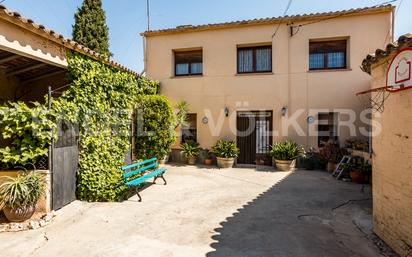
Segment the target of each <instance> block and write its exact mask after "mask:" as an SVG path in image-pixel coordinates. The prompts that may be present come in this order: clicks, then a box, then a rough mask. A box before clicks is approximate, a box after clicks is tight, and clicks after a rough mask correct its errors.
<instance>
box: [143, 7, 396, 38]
mask: <svg viewBox="0 0 412 257" xmlns="http://www.w3.org/2000/svg"><path fill="white" fill-rule="evenodd" d="M394 8H395V7H394V6H392V5H391V4H387V5H378V6H373V7H364V8H356V9H354V8H353V9H349V10H342V11H332V12H323V13H320V12H317V13H309V14H297V15H286V16H278V17H270V18H261V19H252V20H239V21H231V22H223V23H211V24H203V25H196V26H193V25H183V26H177V27H175V28H169V29H159V30H150V31H145V32H143V33H141V35H142V36H156V35H163V34H170V33H184V32H194V31H202V30H209V29H219V28H227V27H235V26H239V25H262V24H273V23H279V22H291V21H294V22H296V21H300V20H316V19H322V18H328V17H333V16H344V15H354V14H361V13H371V12H382V11H392V10H393V9H394Z"/></svg>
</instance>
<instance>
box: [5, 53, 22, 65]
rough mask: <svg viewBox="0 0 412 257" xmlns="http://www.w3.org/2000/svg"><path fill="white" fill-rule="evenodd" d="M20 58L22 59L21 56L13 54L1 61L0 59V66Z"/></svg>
mask: <svg viewBox="0 0 412 257" xmlns="http://www.w3.org/2000/svg"><path fill="white" fill-rule="evenodd" d="M20 57H22V56H20V55H18V54H13V55H10V56H7V57H4V58H3V59H0V65H1V64H3V63H6V62H10V61H13V60H15V59H17V58H20Z"/></svg>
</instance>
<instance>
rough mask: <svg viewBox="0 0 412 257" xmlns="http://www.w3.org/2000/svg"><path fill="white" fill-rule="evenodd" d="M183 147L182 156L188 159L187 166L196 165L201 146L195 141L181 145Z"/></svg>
mask: <svg viewBox="0 0 412 257" xmlns="http://www.w3.org/2000/svg"><path fill="white" fill-rule="evenodd" d="M180 146H181V148H182V149H181V152H182V154H183V155H184V156H185V157H186V161H187V164H189V165H195V164H196V158H197V156H198V155H199V150H200V148H199V144H197V143H196V142H193V141H189V142H185V143H183V144H181V145H180Z"/></svg>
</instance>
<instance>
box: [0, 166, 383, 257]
mask: <svg viewBox="0 0 412 257" xmlns="http://www.w3.org/2000/svg"><path fill="white" fill-rule="evenodd" d="M166 179H167V180H168V185H167V186H163V185H162V183H159V184H157V185H152V186H150V187H148V188H147V189H145V190H144V191H143V192H142V193H141V195H142V197H143V202H142V203H139V202H137V197H136V196H134V197H132V198H131V199H129V201H126V202H123V203H85V202H79V201H76V202H74V203H72V204H70V205H69V206H66V207H65V208H63V209H62V210H60V211H58V213H57V217H56V218H55V220H54V221H53V223H52V224H51V225H49V226H47V227H45V228H41V229H39V230H35V231H26V232H18V233H2V234H0V256H1V257H15V256H16V257H17V256H31V257H37V256H38V257H47V256H53V257H54V256H59V257H66V256H67V257H95V256H96V257H97V256H99V257H106V256H107V257H109V256H122V257H127V256H133V257H136V256H141V257H151V256H153V257H169V256H170V257H172V256H175V257H189V256H208V257H220V256H234V257H249V256H250V257H252V256H253V257H260V256H275V257H283V256H285V257H286V256H287V257H295V256H296V257H306V256H308V257H312V256H313V257H340V256H342V257H348V256H359V257H363V256H365V257H369V256H370V257H376V256H380V252H379V249H378V248H377V247H376V246H375V244H374V243H373V241H372V239H374V237H373V235H372V234H371V231H370V229H371V216H370V213H371V209H370V205H371V203H370V197H371V196H370V188H369V187H363V186H361V185H355V184H351V183H345V182H341V181H336V180H334V179H333V178H331V176H330V174H328V173H326V172H321V171H296V172H293V173H291V172H275V171H272V170H270V171H257V170H256V169H227V170H218V169H211V168H199V167H187V166H186V167H185V166H183V167H179V166H168V172H167V173H166Z"/></svg>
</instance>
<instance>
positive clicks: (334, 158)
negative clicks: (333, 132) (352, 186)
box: [319, 141, 346, 163]
mask: <svg viewBox="0 0 412 257" xmlns="http://www.w3.org/2000/svg"><path fill="white" fill-rule="evenodd" d="M345 154H346V151H345V149H343V148H340V147H339V143H338V142H335V141H329V142H327V143H326V144H325V146H324V147H322V148H321V149H320V151H319V155H320V158H321V159H323V160H325V161H326V162H332V163H339V162H340V161H341V160H342V157H343V156H344V155H345Z"/></svg>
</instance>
